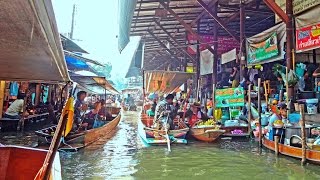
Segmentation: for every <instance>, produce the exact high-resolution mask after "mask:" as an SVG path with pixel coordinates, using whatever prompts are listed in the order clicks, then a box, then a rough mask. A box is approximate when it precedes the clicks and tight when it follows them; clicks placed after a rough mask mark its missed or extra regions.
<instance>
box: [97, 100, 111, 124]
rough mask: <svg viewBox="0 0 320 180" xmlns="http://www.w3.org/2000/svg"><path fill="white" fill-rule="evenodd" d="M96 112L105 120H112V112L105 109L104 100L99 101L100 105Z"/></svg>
mask: <svg viewBox="0 0 320 180" xmlns="http://www.w3.org/2000/svg"><path fill="white" fill-rule="evenodd" d="M98 114H99V115H100V116H105V117H106V120H112V114H111V113H110V112H108V111H107V108H106V102H105V101H104V100H103V101H101V107H100V110H99V113H98Z"/></svg>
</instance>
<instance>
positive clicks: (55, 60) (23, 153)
mask: <svg viewBox="0 0 320 180" xmlns="http://www.w3.org/2000/svg"><path fill="white" fill-rule="evenodd" d="M17 12H19V13H17ZM0 17H2V19H1V26H0V31H1V38H0V39H1V41H0V42H1V43H0V54H1V57H0V67H1V73H0V79H1V80H11V81H32V82H51V83H62V82H68V81H70V78H69V75H68V70H67V66H66V62H65V59H64V57H63V51H62V45H61V42H60V37H59V34H58V28H57V25H56V21H55V16H54V13H53V7H52V4H51V1H47V0H46V1H35V0H31V1H9V0H4V1H1V6H0ZM0 95H1V96H3V93H2V92H0ZM1 103H2V102H1ZM62 117H63V116H62ZM60 120H61V121H59V124H58V125H59V126H58V127H61V126H60V125H61V124H62V123H64V122H66V121H65V120H63V119H62V118H61V119H60ZM22 122H23V119H22ZM61 134H62V131H57V133H56V135H55V139H59V137H60V135H61ZM59 142H60V141H54V142H53V143H52V144H51V147H50V148H49V151H45V150H38V149H32V148H25V147H18V146H6V145H4V146H1V147H0V179H36V180H40V179H44V180H47V179H58V180H60V179H61V172H60V171H61V167H60V160H59V154H58V153H57V149H56V148H55V147H56V146H57V145H58V143H59Z"/></svg>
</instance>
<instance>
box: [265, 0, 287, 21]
mask: <svg viewBox="0 0 320 180" xmlns="http://www.w3.org/2000/svg"><path fill="white" fill-rule="evenodd" d="M263 1H264V3H265V4H266V5H267V6H268V7H269V8H270V9H271V10H272V11H273V12H274V13H275V14H277V15H278V16H279V17H280V18H281V19H282V21H283V22H285V23H286V24H288V22H289V17H288V15H287V14H286V13H285V12H284V11H283V10H282V9H281V8H280V7H279V6H278V4H277V3H275V1H274V0H263Z"/></svg>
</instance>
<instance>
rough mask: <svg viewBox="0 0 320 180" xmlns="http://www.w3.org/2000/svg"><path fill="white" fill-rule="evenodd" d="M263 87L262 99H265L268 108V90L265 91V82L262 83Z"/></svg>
mask: <svg viewBox="0 0 320 180" xmlns="http://www.w3.org/2000/svg"><path fill="white" fill-rule="evenodd" d="M263 87H264V97H265V99H266V103H267V106H268V89H267V81H264V82H263Z"/></svg>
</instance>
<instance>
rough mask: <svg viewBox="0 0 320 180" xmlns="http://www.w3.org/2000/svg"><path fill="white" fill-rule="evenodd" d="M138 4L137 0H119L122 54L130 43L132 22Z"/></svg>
mask: <svg viewBox="0 0 320 180" xmlns="http://www.w3.org/2000/svg"><path fill="white" fill-rule="evenodd" d="M136 4H137V0H130V1H128V0H119V36H118V48H119V52H120V53H121V51H122V50H123V49H124V48H125V47H126V46H127V44H128V43H129V41H130V28H131V21H132V17H133V12H134V9H135V7H136Z"/></svg>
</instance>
